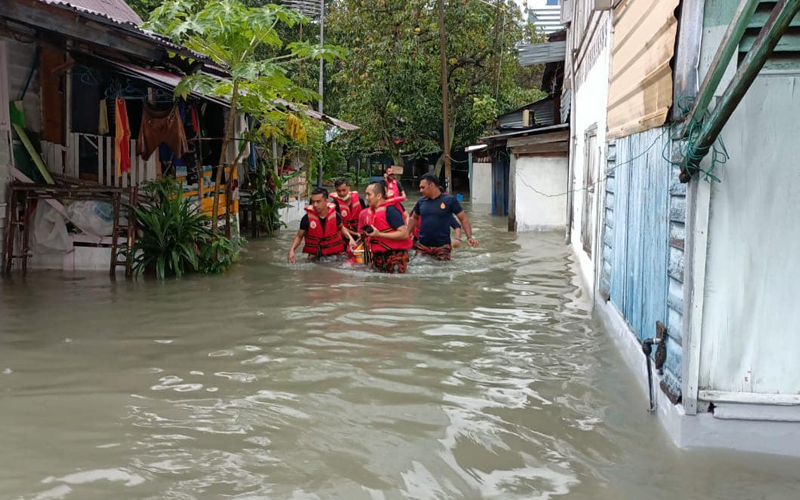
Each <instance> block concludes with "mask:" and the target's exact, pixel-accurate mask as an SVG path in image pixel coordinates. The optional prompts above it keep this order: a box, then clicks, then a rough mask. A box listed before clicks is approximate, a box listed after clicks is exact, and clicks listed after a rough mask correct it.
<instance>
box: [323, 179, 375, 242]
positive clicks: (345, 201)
mask: <svg viewBox="0 0 800 500" xmlns="http://www.w3.org/2000/svg"><path fill="white" fill-rule="evenodd" d="M333 186H334V187H335V188H336V193H334V194H333V195H331V200H332V201H333V202H334V203H336V204H337V205H338V211H339V213H340V214H341V215H342V222H343V223H344V225H345V226H347V229H348V230H349V231H350V232H352V233H357V232H358V228H359V225H358V217H359V215H360V214H361V210H363V209H365V208H367V204H366V203H365V202H364V200H362V199H361V198H359V196H358V192H356V191H350V184H348V183H347V181H346V180H344V179H339V180H337V181H336V182H334V183H333Z"/></svg>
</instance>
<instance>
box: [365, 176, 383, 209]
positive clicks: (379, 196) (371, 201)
mask: <svg viewBox="0 0 800 500" xmlns="http://www.w3.org/2000/svg"><path fill="white" fill-rule="evenodd" d="M385 199H386V183H385V182H383V181H380V182H373V183H372V184H370V185H369V186H367V205H369V206H370V207H372V208H378V205H380V204H381V203H383V201H384V200H385Z"/></svg>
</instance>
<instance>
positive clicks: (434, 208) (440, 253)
mask: <svg viewBox="0 0 800 500" xmlns="http://www.w3.org/2000/svg"><path fill="white" fill-rule="evenodd" d="M419 192H420V193H421V194H422V196H423V198H422V199H421V200H419V201H418V202H417V204H416V205H415V206H414V210H412V211H411V218H410V219H409V221H408V230H409V233H412V234H413V233H414V230H415V228H416V227H417V224H419V225H420V228H419V240H418V241H417V243H416V244H415V245H414V248H415V249H416V250H417V253H422V254H425V255H430V256H432V257H434V258H436V259H438V260H450V254H451V253H452V251H453V246H452V244H451V240H450V221H451V220H452V219H453V216H454V215H455V216H456V218H457V219H458V220H459V222H460V223H461V226H462V227H463V228H464V232H465V233H466V235H467V244H468V245H469V246H471V247H473V248H474V247H477V246H478V240H476V239H475V238H473V237H472V224H471V223H470V222H469V217H467V214H466V213H465V212H464V209H463V208H461V203H459V202H458V200H457V199H456V197H455V196H452V195H449V194H446V193H442V191H441V189H440V188H439V179H437V178H436V177H434V176H433V175H431V174H425V175H423V176H422V178H421V179H420V181H419Z"/></svg>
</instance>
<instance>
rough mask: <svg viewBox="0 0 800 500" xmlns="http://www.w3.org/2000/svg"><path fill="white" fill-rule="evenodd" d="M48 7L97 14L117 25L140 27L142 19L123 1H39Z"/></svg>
mask: <svg viewBox="0 0 800 500" xmlns="http://www.w3.org/2000/svg"><path fill="white" fill-rule="evenodd" d="M39 1H40V2H43V3H46V4H50V5H60V6H63V7H72V8H74V10H77V11H83V12H89V13H93V14H99V15H101V16H103V17H107V18H108V19H110V20H112V21H116V22H118V23H128V24H133V25H134V26H141V25H142V18H141V17H139V14H137V13H136V12H135V11H134V10H133V9H132V8H131V7H130V6H129V5H128V4H126V3H125V2H124V1H123V0H69V2H65V1H62V0H39Z"/></svg>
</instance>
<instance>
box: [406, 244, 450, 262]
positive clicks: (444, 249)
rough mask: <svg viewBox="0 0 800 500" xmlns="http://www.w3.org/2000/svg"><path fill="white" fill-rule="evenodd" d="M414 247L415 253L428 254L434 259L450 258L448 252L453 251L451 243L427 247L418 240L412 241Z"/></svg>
mask: <svg viewBox="0 0 800 500" xmlns="http://www.w3.org/2000/svg"><path fill="white" fill-rule="evenodd" d="M414 249H415V250H416V251H417V254H423V255H428V256H431V257H433V258H434V259H436V260H450V254H452V253H453V245H444V246H441V247H428V246H425V245H423V244H422V243H420V242H416V243H414Z"/></svg>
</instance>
